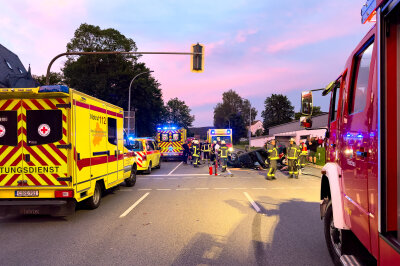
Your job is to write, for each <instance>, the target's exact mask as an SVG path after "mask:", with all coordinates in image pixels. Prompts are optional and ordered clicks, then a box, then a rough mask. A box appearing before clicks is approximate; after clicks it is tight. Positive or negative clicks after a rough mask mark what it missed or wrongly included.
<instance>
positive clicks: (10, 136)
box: [0, 111, 18, 146]
mask: <svg viewBox="0 0 400 266" xmlns="http://www.w3.org/2000/svg"><path fill="white" fill-rule="evenodd" d="M17 144H18V134H17V111H0V145H7V146H17Z"/></svg>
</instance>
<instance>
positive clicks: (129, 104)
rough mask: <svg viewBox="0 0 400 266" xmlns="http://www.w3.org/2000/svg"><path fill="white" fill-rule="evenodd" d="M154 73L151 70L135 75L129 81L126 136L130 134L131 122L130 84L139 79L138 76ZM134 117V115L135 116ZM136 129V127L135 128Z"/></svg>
mask: <svg viewBox="0 0 400 266" xmlns="http://www.w3.org/2000/svg"><path fill="white" fill-rule="evenodd" d="M151 72H154V71H153V70H150V71H144V72H142V73H139V74H137V75H136V76H134V77H133V79H132V80H131V83H130V84H129V96H128V114H129V118H128V134H130V133H131V127H130V124H131V123H130V122H131V119H130V118H131V87H132V83H133V81H134V80H135V79H136V78H137V77H139V76H140V75H143V74H146V73H151ZM135 116H136V114H135ZM135 121H136V117H135ZM135 128H136V127H135Z"/></svg>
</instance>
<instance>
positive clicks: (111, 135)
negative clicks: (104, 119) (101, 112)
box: [108, 117, 117, 145]
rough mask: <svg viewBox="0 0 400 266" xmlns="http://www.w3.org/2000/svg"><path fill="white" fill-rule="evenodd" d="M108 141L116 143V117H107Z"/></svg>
mask: <svg viewBox="0 0 400 266" xmlns="http://www.w3.org/2000/svg"><path fill="white" fill-rule="evenodd" d="M108 142H109V143H111V144H113V145H117V119H115V118H111V117H109V118H108Z"/></svg>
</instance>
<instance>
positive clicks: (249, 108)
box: [249, 101, 251, 148]
mask: <svg viewBox="0 0 400 266" xmlns="http://www.w3.org/2000/svg"><path fill="white" fill-rule="evenodd" d="M249 105H250V108H249V109H250V117H249V148H250V147H251V146H250V141H251V104H250V101H249Z"/></svg>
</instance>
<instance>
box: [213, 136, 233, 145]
mask: <svg viewBox="0 0 400 266" xmlns="http://www.w3.org/2000/svg"><path fill="white" fill-rule="evenodd" d="M211 140H212V142H214V140H216V141H217V142H218V141H223V140H225V142H226V143H231V142H232V141H231V137H230V136H213V137H212V139H211Z"/></svg>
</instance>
